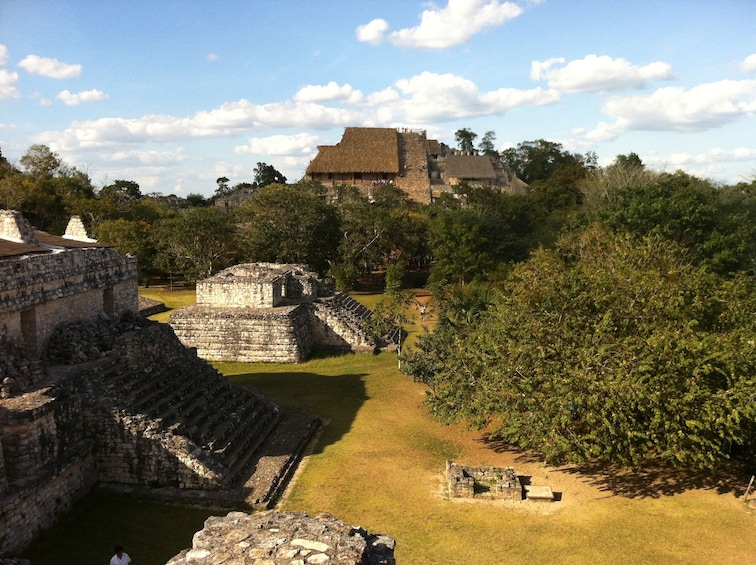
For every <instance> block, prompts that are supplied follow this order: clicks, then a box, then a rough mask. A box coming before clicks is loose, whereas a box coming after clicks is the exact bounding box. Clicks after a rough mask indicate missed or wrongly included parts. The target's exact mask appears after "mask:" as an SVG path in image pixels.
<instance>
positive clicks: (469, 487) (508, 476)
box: [446, 461, 523, 502]
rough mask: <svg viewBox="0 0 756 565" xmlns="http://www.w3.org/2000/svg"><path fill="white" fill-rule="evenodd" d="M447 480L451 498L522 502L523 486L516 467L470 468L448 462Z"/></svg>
mask: <svg viewBox="0 0 756 565" xmlns="http://www.w3.org/2000/svg"><path fill="white" fill-rule="evenodd" d="M446 479H447V485H448V488H449V496H450V497H451V498H475V497H480V498H491V499H497V500H511V501H514V502H516V501H521V500H522V498H523V490H522V484H521V482H520V478H519V477H518V476H517V474H516V473H515V470H514V467H505V468H502V467H470V466H466V465H457V464H456V463H454V462H453V461H447V462H446Z"/></svg>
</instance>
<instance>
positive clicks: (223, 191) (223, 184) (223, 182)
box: [213, 177, 231, 197]
mask: <svg viewBox="0 0 756 565" xmlns="http://www.w3.org/2000/svg"><path fill="white" fill-rule="evenodd" d="M215 184H217V185H218V188H216V189H215V194H214V195H213V196H216V197H217V196H226V195H227V194H229V193H230V192H231V189H230V188H229V187H228V177H218V178H217V179H216V180H215Z"/></svg>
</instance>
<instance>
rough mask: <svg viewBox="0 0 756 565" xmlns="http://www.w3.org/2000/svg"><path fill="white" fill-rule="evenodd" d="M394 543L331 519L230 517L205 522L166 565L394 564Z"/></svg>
mask: <svg viewBox="0 0 756 565" xmlns="http://www.w3.org/2000/svg"><path fill="white" fill-rule="evenodd" d="M394 547H395V541H394V540H393V539H392V538H390V537H388V536H382V535H369V534H368V532H366V531H365V530H364V529H362V528H359V527H354V526H349V525H347V524H344V523H343V522H341V521H340V520H337V519H336V518H334V517H333V516H331V515H330V514H321V515H319V516H316V517H315V518H311V517H310V516H308V515H307V514H305V513H303V512H285V513H280V512H271V511H268V512H260V513H256V514H251V515H250V514H245V513H243V512H231V513H229V514H228V515H227V516H223V517H218V516H214V517H211V518H208V519H207V520H206V521H205V527H204V528H203V529H202V530H200V531H199V532H197V533H196V534H195V535H194V539H193V541H192V547H191V549H186V550H184V551H182V552H181V553H179V554H178V555H176V556H175V557H173V558H172V559H171V560H170V561H168V563H167V565H262V564H270V565H291V564H292V563H302V564H339V565H394V564H395V563H396V561H395V559H394Z"/></svg>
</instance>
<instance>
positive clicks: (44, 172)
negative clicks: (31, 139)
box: [19, 144, 63, 180]
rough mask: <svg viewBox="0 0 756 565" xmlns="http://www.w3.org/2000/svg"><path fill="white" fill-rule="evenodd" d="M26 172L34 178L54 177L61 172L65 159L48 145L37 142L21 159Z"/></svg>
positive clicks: (20, 161)
mask: <svg viewBox="0 0 756 565" xmlns="http://www.w3.org/2000/svg"><path fill="white" fill-rule="evenodd" d="M19 163H20V164H21V167H22V168H23V170H24V172H26V173H27V174H28V175H31V176H32V177H33V178H34V179H37V180H39V179H41V178H44V177H52V176H54V175H55V174H57V173H58V172H60V170H61V168H62V167H63V161H62V160H61V158H60V155H58V154H57V153H55V152H54V151H51V150H50V148H49V147H48V146H47V145H41V144H35V145H32V146H31V147H29V149H28V151H27V152H26V153H25V154H24V156H23V157H21V159H20V160H19Z"/></svg>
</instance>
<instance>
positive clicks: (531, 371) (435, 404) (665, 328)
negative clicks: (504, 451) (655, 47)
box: [405, 227, 756, 467]
mask: <svg viewBox="0 0 756 565" xmlns="http://www.w3.org/2000/svg"><path fill="white" fill-rule="evenodd" d="M753 290H754V288H753V283H752V281H750V280H747V279H744V278H738V279H735V280H733V281H729V282H722V281H721V280H720V279H718V278H717V277H716V276H715V275H713V274H711V273H709V272H708V271H706V270H705V269H701V268H698V267H694V266H691V265H690V264H688V263H686V262H685V261H683V260H682V259H681V258H680V251H679V249H678V248H677V247H676V246H674V245H673V244H672V243H670V242H668V241H666V240H664V239H662V238H660V237H651V238H646V239H644V240H643V241H642V242H641V243H636V242H635V241H634V240H633V239H629V238H624V237H621V236H612V235H611V234H609V233H608V232H606V230H603V229H600V228H598V227H593V228H591V229H589V230H588V231H587V232H586V233H584V234H577V235H566V236H564V237H563V238H562V239H561V240H560V244H559V247H558V248H557V249H556V250H552V251H548V250H540V251H538V252H536V253H535V254H534V255H533V257H532V258H531V259H530V260H529V261H528V262H526V263H523V264H522V265H520V266H518V267H516V268H515V269H514V271H513V275H512V278H511V280H510V281H509V284H508V286H507V287H506V289H505V290H504V292H502V293H501V294H500V296H499V299H498V301H497V304H496V305H495V306H494V307H493V308H492V309H491V310H490V312H489V313H488V315H486V316H485V317H483V318H482V319H481V321H480V322H479V323H478V324H476V325H475V326H474V327H473V328H472V329H470V330H468V331H466V332H456V333H454V334H453V335H452V336H451V337H449V335H448V333H447V332H448V330H443V332H442V333H441V334H439V337H437V338H436V337H433V338H428V339H427V340H426V341H425V342H423V343H422V344H421V348H420V350H421V353H420V354H419V355H417V356H416V358H415V359H413V362H409V361H408V362H407V363H406V365H405V366H406V367H408V370H409V372H410V374H412V375H413V376H414V377H415V378H416V379H419V380H423V381H424V382H426V383H427V384H429V386H430V390H431V394H430V396H429V399H428V404H429V406H430V408H431V410H432V412H433V413H434V414H435V415H436V416H437V417H438V418H439V419H441V420H442V421H446V422H449V421H455V420H464V421H467V422H468V423H470V424H472V425H474V426H479V427H483V426H487V425H492V426H493V429H494V430H495V432H494V433H495V435H497V436H499V437H501V438H502V439H504V440H506V441H509V442H512V443H515V444H517V445H519V446H520V447H523V448H526V449H535V450H537V451H540V452H542V453H543V454H544V455H545V456H546V457H547V459H548V460H549V461H553V462H560V461H577V462H580V461H586V460H604V461H611V462H615V463H622V464H630V465H638V464H641V463H643V462H644V461H646V460H647V459H659V460H663V461H667V462H671V463H677V464H684V465H690V466H699V467H706V466H711V465H714V464H716V463H717V462H719V461H721V460H722V459H726V458H728V457H730V456H731V455H733V453H735V452H736V451H737V450H745V451H746V452H748V453H753V452H754V449H755V448H756V445H755V444H754V431H756V426H755V422H756V407H754V404H753V398H752V397H753V394H754V392H753V391H754V385H755V384H756V382H754V378H753V375H754V370H755V369H756V351H755V349H754V348H755V346H754V341H753V335H754V321H753V320H752V319H751V317H750V316H749V315H748V314H743V313H744V312H752V311H753V309H754V306H756V304H754V298H753V296H754V295H753ZM434 333H435V332H434ZM424 348H427V350H426V349H424ZM437 359H443V364H442V365H438V364H437V362H436V360H437Z"/></svg>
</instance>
